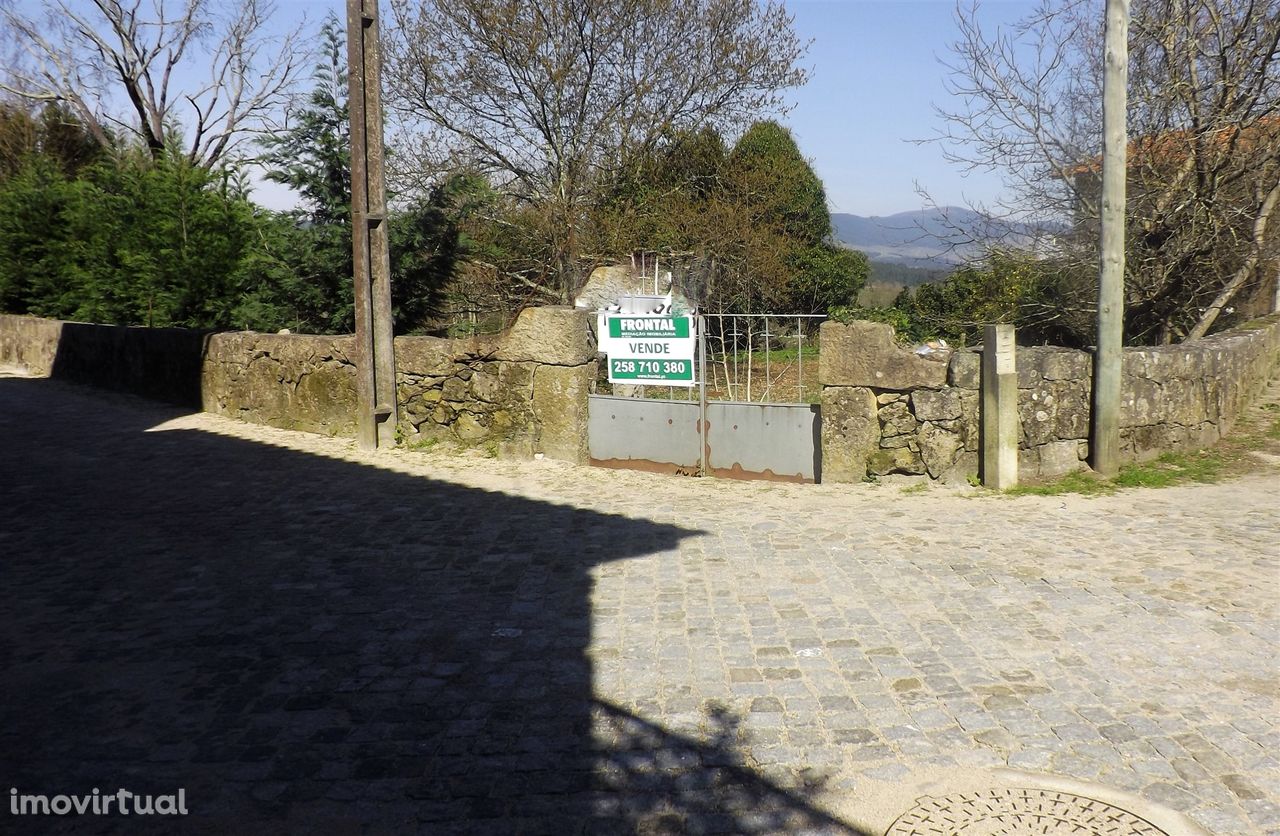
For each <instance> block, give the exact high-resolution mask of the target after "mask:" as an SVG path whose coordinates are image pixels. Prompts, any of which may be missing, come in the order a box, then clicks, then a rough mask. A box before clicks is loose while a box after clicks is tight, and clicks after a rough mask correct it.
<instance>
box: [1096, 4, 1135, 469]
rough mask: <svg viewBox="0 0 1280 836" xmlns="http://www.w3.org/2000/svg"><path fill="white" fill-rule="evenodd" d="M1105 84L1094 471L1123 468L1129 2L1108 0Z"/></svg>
mask: <svg viewBox="0 0 1280 836" xmlns="http://www.w3.org/2000/svg"><path fill="white" fill-rule="evenodd" d="M1104 49H1105V52H1106V68H1105V73H1106V74H1105V76H1104V78H1103V86H1102V141H1103V146H1102V258H1101V264H1100V275H1099V280H1098V348H1097V353H1096V354H1094V358H1093V438H1092V443H1091V448H1092V449H1091V451H1090V452H1091V453H1092V458H1093V469H1094V470H1096V471H1097V472H1098V473H1100V474H1102V475H1103V476H1114V475H1115V474H1116V472H1117V471H1118V470H1119V469H1120V382H1121V374H1122V364H1123V345H1124V215H1125V178H1126V176H1127V174H1128V148H1127V145H1128V132H1127V129H1126V119H1125V116H1126V114H1125V110H1126V108H1127V107H1128V93H1127V89H1126V88H1127V85H1128V83H1129V0H1107V33H1106V42H1105V47H1104Z"/></svg>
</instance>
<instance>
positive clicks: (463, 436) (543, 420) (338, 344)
mask: <svg viewBox="0 0 1280 836" xmlns="http://www.w3.org/2000/svg"><path fill="white" fill-rule="evenodd" d="M593 325H594V316H592V315H590V314H588V313H586V312H583V311H578V310H575V309H573V308H530V309H527V310H525V311H523V312H522V313H521V314H520V316H519V318H518V319H517V321H516V323H515V325H514V326H513V327H512V328H511V329H510V330H509V331H507V332H505V333H503V334H501V335H498V336H495V337H488V338H474V339H461V340H449V339H439V338H435V337H397V338H396V340H395V351H396V388H397V392H398V399H399V405H400V426H399V429H400V432H401V434H402V435H403V437H404V438H405V439H406V441H408V442H410V443H415V442H422V441H426V440H428V439H433V440H435V439H449V440H454V441H458V442H461V443H464V444H476V445H485V446H492V448H493V449H494V450H495V451H496V452H498V453H499V454H502V455H511V456H525V457H527V456H532V455H533V454H535V453H544V454H546V455H547V456H550V457H552V458H557V459H564V460H568V461H574V462H586V461H587V458H588V453H587V432H586V420H587V394H588V391H589V389H590V386H591V382H592V381H593V380H594V379H595V375H596V347H595V338H594V335H593V333H592V330H591V329H592V327H593ZM353 347H354V340H353V338H352V337H349V336H343V337H325V336H311V335H302V334H258V333H253V332H229V333H213V334H206V333H203V332H198V331H184V330H181V329H149V328H123V327H116V326H104V325H80V324H77V323H66V322H57V321H53V320H44V319H36V318H33V317H19V316H0V363H4V364H8V365H16V366H20V367H25V368H27V369H28V370H30V371H31V372H33V373H36V374H51V375H53V376H55V377H66V378H68V379H73V380H77V381H81V382H86V383H92V384H95V385H105V386H109V387H111V388H116V389H122V390H125V391H130V392H134V393H136V394H141V395H145V396H148V397H155V398H159V399H161V400H166V401H169V402H172V403H178V404H181V405H186V406H191V407H195V408H201V409H204V410H205V411H207V412H213V413H216V414H219V415H226V416H229V417H233V418H239V419H242V420H245V421H251V422H254V423H260V424H268V425H271V426H277V427H283V428H286V429H296V430H303V431H306V432H315V433H322V434H326V435H354V434H355V420H354V413H355V403H356V376H355V366H354V363H353V361H352V351H353Z"/></svg>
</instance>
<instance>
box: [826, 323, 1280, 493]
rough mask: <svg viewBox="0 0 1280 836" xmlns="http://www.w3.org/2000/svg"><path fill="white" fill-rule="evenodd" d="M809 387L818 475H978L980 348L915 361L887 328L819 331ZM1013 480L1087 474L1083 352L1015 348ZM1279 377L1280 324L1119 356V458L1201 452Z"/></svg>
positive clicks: (1087, 359) (1088, 386)
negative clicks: (817, 425) (818, 414)
mask: <svg viewBox="0 0 1280 836" xmlns="http://www.w3.org/2000/svg"><path fill="white" fill-rule="evenodd" d="M821 341H822V342H821V345H822V352H821V355H820V356H821V360H820V364H819V379H820V380H821V382H822V384H823V395H822V398H823V400H822V444H823V451H822V452H823V474H824V477H825V478H826V479H827V480H829V481H858V480H861V479H864V478H866V477H867V476H869V475H870V476H883V475H887V474H892V473H898V474H916V475H927V476H929V477H930V478H933V479H939V480H942V481H960V480H963V479H966V478H968V477H969V476H972V475H975V474H977V472H978V460H979V452H980V449H981V448H980V438H979V427H980V423H979V419H980V415H979V406H980V401H981V398H980V385H981V359H982V356H981V348H980V347H979V348H976V349H969V350H960V351H955V352H949V353H948V352H943V353H934V354H930V355H928V356H920V355H917V354H915V353H914V352H912V351H911V350H909V349H906V348H903V347H901V346H899V345H897V344H896V343H895V342H894V340H893V331H892V329H891V328H890V327H889V326H888V325H882V324H879V323H873V322H853V323H848V324H841V323H835V322H829V323H825V324H824V325H823V326H822V332H821ZM1017 372H1018V417H1019V440H1018V469H1019V474H1020V476H1021V477H1022V478H1024V479H1036V478H1042V479H1043V478H1051V477H1054V476H1059V475H1062V474H1064V473H1068V472H1071V471H1073V470H1077V469H1080V468H1083V467H1085V466H1086V465H1085V460H1086V459H1087V458H1088V455H1089V443H1088V439H1089V426H1090V397H1091V391H1092V378H1093V362H1092V356H1091V355H1090V354H1089V353H1088V352H1084V351H1074V350H1070V349H1065V348H1055V347H1047V346H1046V347H1030V348H1026V347H1019V349H1018V353H1017ZM1277 373H1280V316H1271V317H1268V318H1265V319H1262V320H1258V321H1257V322H1254V323H1251V324H1250V325H1248V326H1244V327H1242V328H1239V329H1236V330H1233V331H1228V332H1224V333H1222V334H1218V335H1215V336H1212V337H1208V338H1206V339H1203V340H1198V341H1196V342H1193V343H1183V344H1181V345H1175V346H1161V347H1156V348H1140V349H1139V348H1134V349H1126V351H1125V355H1124V365H1123V384H1122V385H1123V389H1122V392H1123V397H1122V403H1121V413H1120V443H1121V453H1122V455H1123V456H1125V457H1126V458H1128V459H1144V458H1149V457H1152V456H1155V455H1158V454H1159V453H1161V452H1164V451H1167V450H1186V449H1197V448H1200V447H1206V446H1208V445H1211V444H1213V443H1214V442H1216V441H1217V440H1218V439H1219V438H1220V437H1221V436H1222V434H1223V433H1225V432H1226V431H1227V430H1229V429H1230V427H1231V424H1232V423H1233V422H1234V420H1235V418H1236V416H1237V415H1239V414H1240V411H1241V410H1242V409H1243V408H1244V407H1245V406H1246V405H1247V404H1248V403H1249V401H1250V399H1251V398H1252V397H1253V396H1254V395H1255V394H1256V393H1257V391H1258V390H1259V389H1260V388H1261V387H1262V386H1263V385H1264V384H1265V383H1266V382H1267V380H1268V379H1270V377H1271V376H1273V375H1275V374H1277Z"/></svg>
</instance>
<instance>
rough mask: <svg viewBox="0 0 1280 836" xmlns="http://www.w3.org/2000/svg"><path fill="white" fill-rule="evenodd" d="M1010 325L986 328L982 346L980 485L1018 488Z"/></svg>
mask: <svg viewBox="0 0 1280 836" xmlns="http://www.w3.org/2000/svg"><path fill="white" fill-rule="evenodd" d="M1015 352H1016V344H1015V342H1014V330H1013V326H1012V325H988V326H987V327H986V332H985V334H984V336H983V343H982V484H983V485H984V486H985V487H988V488H991V489H993V490H997V491H1003V490H1006V489H1008V488H1012V487H1013V486H1014V485H1016V484H1018V369H1017V365H1016V355H1015Z"/></svg>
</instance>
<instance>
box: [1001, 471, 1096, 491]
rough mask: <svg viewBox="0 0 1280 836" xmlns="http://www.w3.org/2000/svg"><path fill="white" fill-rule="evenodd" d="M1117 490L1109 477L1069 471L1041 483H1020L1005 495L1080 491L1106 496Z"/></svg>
mask: <svg viewBox="0 0 1280 836" xmlns="http://www.w3.org/2000/svg"><path fill="white" fill-rule="evenodd" d="M1115 492H1116V486H1115V484H1113V483H1112V481H1111V480H1109V479H1101V478H1099V477H1097V476H1094V475H1093V474H1091V473H1084V472H1079V471H1078V472H1076V473H1068V474H1067V475H1066V476H1063V477H1062V478H1061V479H1057V480H1055V481H1053V482H1045V483H1043V484H1039V485H1018V486H1017V487H1013V488H1009V489H1008V490H1006V491H1004V492H1003V493H1004V495H1005V496H1058V495H1060V494H1064V493H1078V494H1082V495H1084V496H1105V495H1106V494H1111V493H1115Z"/></svg>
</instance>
